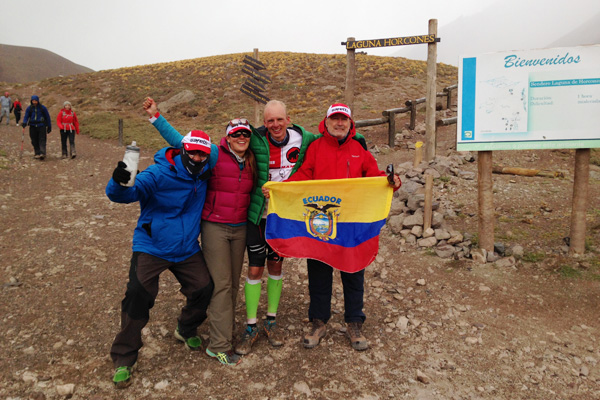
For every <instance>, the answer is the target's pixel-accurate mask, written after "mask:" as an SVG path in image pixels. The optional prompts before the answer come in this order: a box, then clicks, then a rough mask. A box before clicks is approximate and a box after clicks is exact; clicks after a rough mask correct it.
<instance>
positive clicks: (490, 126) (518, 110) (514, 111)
mask: <svg viewBox="0 0 600 400" xmlns="http://www.w3.org/2000/svg"><path fill="white" fill-rule="evenodd" d="M481 85H482V86H487V87H486V89H485V90H482V92H483V93H486V95H487V97H486V98H483V99H481V104H479V105H478V107H477V114H478V117H479V118H478V120H480V121H481V126H482V127H484V128H483V129H482V130H481V133H490V132H519V131H521V130H525V129H526V127H527V119H526V116H527V82H520V81H515V80H511V79H510V78H508V77H506V76H502V77H498V78H492V79H488V80H486V81H483V82H481Z"/></svg>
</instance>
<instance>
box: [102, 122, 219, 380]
mask: <svg viewBox="0 0 600 400" xmlns="http://www.w3.org/2000/svg"><path fill="white" fill-rule="evenodd" d="M213 147H215V146H214V145H211V143H210V138H209V137H208V135H207V134H206V133H204V132H203V131H199V130H194V131H191V132H189V133H188V134H187V135H186V136H185V138H184V139H183V147H182V148H181V149H175V148H172V147H165V148H163V149H162V150H159V151H158V153H156V154H155V156H154V160H155V164H153V165H150V166H149V167H148V168H146V169H145V170H144V171H142V172H141V173H139V174H138V175H137V176H135V181H134V183H133V186H131V187H126V186H122V184H126V183H128V182H129V180H130V178H131V173H130V172H129V171H128V170H127V169H125V168H126V167H127V165H126V164H125V163H124V162H123V161H119V163H118V165H117V168H115V170H114V172H113V176H112V179H111V180H110V181H109V182H108V185H107V186H106V195H107V196H108V198H109V199H110V200H112V201H114V202H117V203H133V202H138V201H139V202H140V207H141V210H140V216H139V218H138V223H137V226H136V228H135V230H134V233H133V255H132V257H131V266H130V269H129V282H128V283H127V291H126V293H125V298H124V299H123V301H122V302H121V331H120V332H119V333H118V334H117V336H116V337H115V339H114V341H113V344H112V347H111V350H110V355H111V358H112V361H113V363H114V366H115V368H116V370H115V374H114V376H113V383H114V384H115V386H116V387H117V388H125V387H127V386H129V385H130V384H131V380H132V368H133V365H134V364H135V362H136V361H137V358H138V353H139V350H140V349H141V347H142V346H143V343H142V329H143V328H144V326H146V324H147V323H148V320H149V318H150V309H151V308H152V307H153V306H154V301H155V299H156V296H157V295H158V288H159V276H160V274H161V273H162V272H164V271H166V270H167V269H168V270H170V271H171V272H172V273H173V275H175V278H177V280H178V281H179V283H180V284H181V289H180V291H181V293H182V294H183V295H184V296H185V297H186V305H185V306H184V307H183V309H182V310H181V314H180V316H179V318H178V319H177V328H176V329H175V333H174V335H175V338H176V339H177V340H179V341H181V342H183V343H184V344H185V346H186V347H187V348H188V349H190V350H197V351H198V350H201V347H202V339H201V338H200V337H199V336H198V332H197V329H198V327H199V326H200V324H202V322H204V320H205V319H206V317H207V314H206V310H207V308H208V304H209V302H210V298H211V295H212V291H213V283H212V279H211V277H210V274H209V272H208V268H207V267H206V262H205V261H204V255H203V254H202V249H201V248H200V244H199V243H198V236H199V235H200V229H201V228H200V219H201V215H202V208H203V206H204V201H205V196H206V188H207V186H208V178H209V176H210V168H211V166H213V165H214V164H215V162H216V160H214V159H213V158H214V157H213V154H214V152H213ZM215 150H216V149H215Z"/></svg>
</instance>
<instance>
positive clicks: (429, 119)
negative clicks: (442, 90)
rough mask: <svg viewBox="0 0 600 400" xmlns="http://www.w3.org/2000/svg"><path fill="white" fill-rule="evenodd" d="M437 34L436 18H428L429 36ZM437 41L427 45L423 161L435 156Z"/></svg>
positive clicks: (430, 159)
mask: <svg viewBox="0 0 600 400" xmlns="http://www.w3.org/2000/svg"><path fill="white" fill-rule="evenodd" d="M436 35H437V19H430V20H429V36H433V37H435V36H436ZM436 59H437V43H436V42H433V43H429V44H428V45H427V96H426V97H427V99H426V100H425V161H427V162H429V161H432V160H433V159H434V158H435V148H436V142H437V138H436V134H435V103H436V99H437V91H436V87H435V86H436V81H437V79H436V76H437V68H436V67H437V63H436Z"/></svg>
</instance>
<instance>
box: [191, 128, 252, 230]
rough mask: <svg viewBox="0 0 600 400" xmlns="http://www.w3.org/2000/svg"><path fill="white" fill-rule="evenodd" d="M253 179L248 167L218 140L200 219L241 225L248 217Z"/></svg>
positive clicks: (223, 140) (222, 140)
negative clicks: (241, 167)
mask: <svg viewBox="0 0 600 400" xmlns="http://www.w3.org/2000/svg"><path fill="white" fill-rule="evenodd" d="M253 186H254V180H253V177H252V173H251V172H250V168H248V166H245V167H244V169H243V170H240V165H239V163H238V162H237V160H236V159H235V157H234V155H233V154H231V152H230V151H229V146H227V140H226V139H225V138H222V139H221V143H220V145H219V158H218V160H217V164H216V165H215V167H214V168H213V169H212V176H211V177H210V179H209V181H208V189H207V192H206V201H205V203H204V210H203V211H202V219H203V220H206V221H210V222H218V223H225V224H240V223H243V222H246V221H247V219H248V205H249V204H250V192H251V191H252V187H253Z"/></svg>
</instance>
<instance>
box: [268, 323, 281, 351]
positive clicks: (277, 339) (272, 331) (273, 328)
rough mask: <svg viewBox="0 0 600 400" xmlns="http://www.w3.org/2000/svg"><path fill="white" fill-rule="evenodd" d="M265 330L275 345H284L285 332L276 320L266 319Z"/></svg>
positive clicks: (272, 344) (270, 341)
mask: <svg viewBox="0 0 600 400" xmlns="http://www.w3.org/2000/svg"><path fill="white" fill-rule="evenodd" d="M263 332H264V333H265V335H266V336H267V339H268V340H269V343H271V346H273V347H279V346H283V333H282V332H281V329H279V328H278V327H277V323H276V322H275V320H269V319H266V320H265V321H264V323H263Z"/></svg>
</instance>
